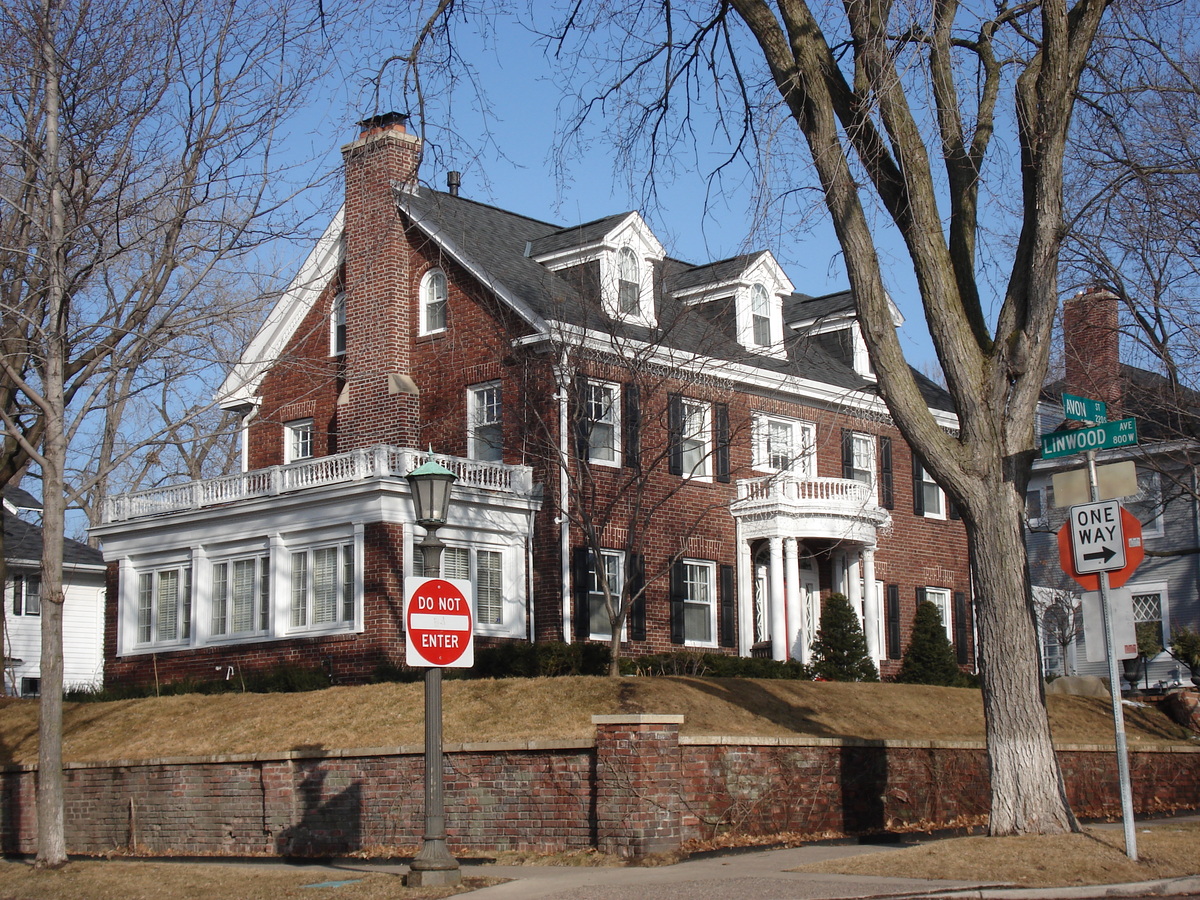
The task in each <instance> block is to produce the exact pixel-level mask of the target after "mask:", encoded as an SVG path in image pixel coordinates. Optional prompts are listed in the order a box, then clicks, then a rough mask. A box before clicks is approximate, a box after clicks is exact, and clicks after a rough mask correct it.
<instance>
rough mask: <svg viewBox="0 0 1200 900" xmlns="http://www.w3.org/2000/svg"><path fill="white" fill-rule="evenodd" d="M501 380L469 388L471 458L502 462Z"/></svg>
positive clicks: (468, 412) (468, 425)
mask: <svg viewBox="0 0 1200 900" xmlns="http://www.w3.org/2000/svg"><path fill="white" fill-rule="evenodd" d="M501 411H502V407H501V404H500V383H499V382H498V381H493V382H490V383H489V384H479V385H475V386H474V387H471V388H468V389H467V429H468V438H469V440H468V449H469V454H470V457H471V459H479V460H484V461H488V462H500V460H501V459H502V458H503V449H504V445H503V435H502V425H501Z"/></svg>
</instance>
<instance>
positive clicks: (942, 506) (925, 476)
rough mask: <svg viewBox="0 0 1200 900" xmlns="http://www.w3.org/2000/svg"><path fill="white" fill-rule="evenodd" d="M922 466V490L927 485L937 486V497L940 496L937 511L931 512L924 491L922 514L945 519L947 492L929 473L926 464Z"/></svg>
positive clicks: (927, 516) (926, 516) (930, 517)
mask: <svg viewBox="0 0 1200 900" xmlns="http://www.w3.org/2000/svg"><path fill="white" fill-rule="evenodd" d="M918 465H919V464H918ZM920 468H921V478H920V481H921V489H922V491H924V488H925V487H926V486H931V487H935V488H937V498H938V508H937V512H930V511H929V505H928V504H927V503H925V502H924V493H922V502H921V510H922V512H921V515H922V517H924V518H926V519H941V520H943V521H944V520H945V519H946V512H947V507H946V492H945V491H943V490H942V488H941V485H939V484H938V483H937V482H936V481H934V480H933V476H932V475H930V474H929V470H928V469H926V468H925V467H924V466H921V467H920Z"/></svg>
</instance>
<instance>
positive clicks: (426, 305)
mask: <svg viewBox="0 0 1200 900" xmlns="http://www.w3.org/2000/svg"><path fill="white" fill-rule="evenodd" d="M446 295H447V291H446V273H445V272H443V271H442V270H441V269H431V270H429V271H428V272H426V273H425V277H424V278H422V279H421V325H420V333H421V334H433V333H434V332H436V331H445V330H446Z"/></svg>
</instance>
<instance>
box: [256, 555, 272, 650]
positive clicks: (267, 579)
mask: <svg viewBox="0 0 1200 900" xmlns="http://www.w3.org/2000/svg"><path fill="white" fill-rule="evenodd" d="M258 573H259V586H258V597H259V607H258V616H259V619H258V630H259V631H267V630H268V629H269V628H270V627H271V557H269V556H264V557H263V558H262V559H260V560H259V561H258Z"/></svg>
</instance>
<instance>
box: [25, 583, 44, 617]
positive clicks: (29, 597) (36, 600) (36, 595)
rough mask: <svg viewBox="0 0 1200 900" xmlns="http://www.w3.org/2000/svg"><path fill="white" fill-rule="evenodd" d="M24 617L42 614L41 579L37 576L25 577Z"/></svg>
mask: <svg viewBox="0 0 1200 900" xmlns="http://www.w3.org/2000/svg"><path fill="white" fill-rule="evenodd" d="M24 581H25V615H27V616H40V615H41V614H42V579H41V578H39V577H38V576H37V575H26V576H25V579H24Z"/></svg>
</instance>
